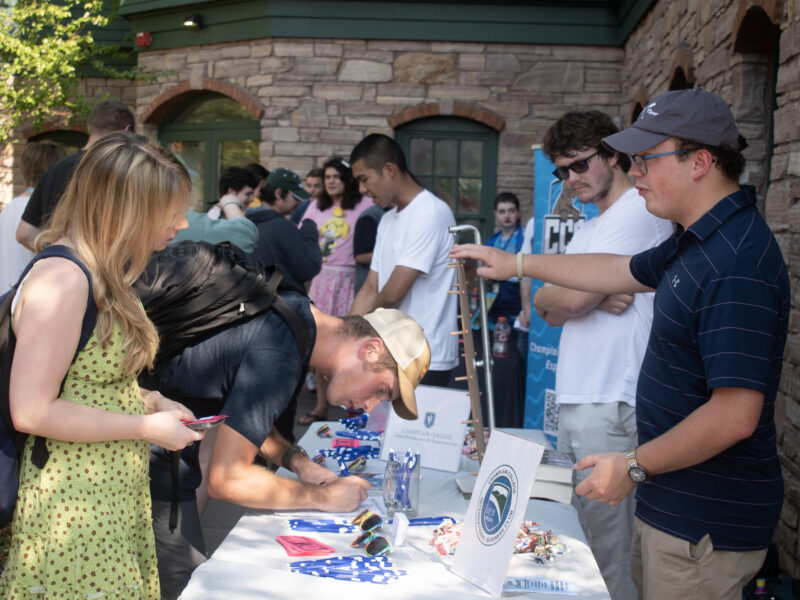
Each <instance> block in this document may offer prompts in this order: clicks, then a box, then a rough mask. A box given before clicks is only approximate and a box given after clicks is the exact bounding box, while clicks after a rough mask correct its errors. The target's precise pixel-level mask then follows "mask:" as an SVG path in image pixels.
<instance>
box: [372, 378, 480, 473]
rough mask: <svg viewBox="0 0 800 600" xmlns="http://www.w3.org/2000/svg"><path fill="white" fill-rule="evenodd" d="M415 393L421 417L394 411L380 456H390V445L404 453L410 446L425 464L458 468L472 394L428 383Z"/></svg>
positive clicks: (449, 469) (434, 466) (431, 467)
mask: <svg viewBox="0 0 800 600" xmlns="http://www.w3.org/2000/svg"><path fill="white" fill-rule="evenodd" d="M415 395H416V397H417V411H418V414H419V418H418V419H417V420H415V421H407V420H405V419H401V418H400V417H398V416H397V415H396V414H394V412H392V414H391V415H390V416H389V422H388V423H387V425H386V433H385V434H384V436H383V443H382V445H381V460H388V459H389V450H390V449H394V450H395V451H396V452H397V453H399V454H400V455H401V456H402V455H403V453H404V452H405V451H406V450H407V449H409V448H411V449H412V450H413V451H415V452H419V454H420V457H421V464H422V466H423V467H424V468H427V469H438V470H440V471H449V472H451V473H455V472H457V471H458V466H459V464H460V462H461V449H462V447H463V446H464V434H465V433H466V429H467V425H466V420H467V418H468V417H469V411H470V404H469V395H468V394H467V392H466V391H465V390H454V389H450V388H440V387H433V386H428V385H420V386H418V387H417V390H416V394H415Z"/></svg>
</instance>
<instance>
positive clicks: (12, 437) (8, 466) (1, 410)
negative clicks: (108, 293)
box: [0, 246, 97, 527]
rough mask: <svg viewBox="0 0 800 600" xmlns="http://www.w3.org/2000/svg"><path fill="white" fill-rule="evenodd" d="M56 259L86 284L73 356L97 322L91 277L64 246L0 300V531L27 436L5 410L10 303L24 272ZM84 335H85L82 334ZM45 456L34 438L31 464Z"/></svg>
mask: <svg viewBox="0 0 800 600" xmlns="http://www.w3.org/2000/svg"><path fill="white" fill-rule="evenodd" d="M50 256H59V257H61V258H67V259H69V260H72V261H73V262H75V264H77V265H78V266H79V267H80V268H81V269H82V270H83V272H84V273H85V274H86V277H87V279H88V280H89V298H88V300H87V304H86V313H85V315H84V318H83V330H84V331H83V333H82V334H81V338H80V340H79V341H78V348H77V350H76V351H75V355H76V356H77V354H78V352H80V351H81V350H82V349H83V348H84V347H85V346H86V343H87V342H88V341H89V338H90V337H91V333H92V331H93V330H94V326H95V323H96V322H97V309H96V307H95V305H94V300H93V296H92V276H91V275H90V274H89V272H88V271H87V270H86V267H85V266H84V264H83V263H82V262H80V261H79V260H78V259H76V258H75V256H74V255H73V254H72V252H71V251H70V250H69V249H68V248H66V247H65V246H49V247H47V248H45V249H44V250H42V251H41V252H40V253H39V254H37V255H36V256H35V257H34V258H33V260H31V262H30V263H28V266H27V267H25V270H24V271H23V272H22V275H20V278H19V281H17V284H16V285H15V286H14V287H13V288H11V289H10V290H8V291H7V292H6V293H5V294H3V295H2V296H0V527H4V526H5V525H7V524H8V522H9V521H11V519H12V517H13V516H14V506H15V504H16V502H17V492H18V490H19V460H20V455H21V453H22V450H23V449H24V447H25V441H26V440H27V438H28V434H26V433H21V432H19V431H17V430H16V429H15V428H14V423H13V422H12V421H11V407H10V406H9V386H10V385H11V362H12V361H13V359H14V348H15V347H16V345H17V338H16V336H15V335H14V330H13V329H12V328H11V304H12V302H13V300H14V295H15V294H16V291H17V288H18V287H19V284H20V283H21V282H22V280H23V279H25V276H26V275H27V274H28V271H30V270H31V268H32V267H33V265H34V264H35V263H36V262H37V261H38V260H40V259H42V258H47V257H50ZM86 332H88V333H86ZM47 459H48V452H47V444H46V442H45V439H44V438H42V437H39V436H36V443H35V444H34V447H33V455H32V460H33V464H34V465H36V466H37V467H38V468H40V469H41V468H43V467H44V465H45V464H46V463H47Z"/></svg>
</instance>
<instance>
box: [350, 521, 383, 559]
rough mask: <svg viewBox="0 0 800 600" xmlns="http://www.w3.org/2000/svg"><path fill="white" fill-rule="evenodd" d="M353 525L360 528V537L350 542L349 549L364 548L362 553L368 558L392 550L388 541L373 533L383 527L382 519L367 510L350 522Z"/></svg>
mask: <svg viewBox="0 0 800 600" xmlns="http://www.w3.org/2000/svg"><path fill="white" fill-rule="evenodd" d="M351 523H352V524H353V525H357V526H358V527H360V528H361V531H362V533H361V535H359V536H358V537H357V538H356V539H354V540H353V541H352V542H350V547H351V548H359V547H360V546H364V552H366V553H367V555H369V556H382V555H384V554H386V553H387V552H390V551H391V549H392V546H391V544H390V543H389V540H387V539H386V538H385V537H383V536H379V535H377V534H376V533H375V530H376V529H379V528H380V527H381V526H382V525H383V519H382V518H381V516H380V515H377V514H375V513H373V512H370V511H369V510H362V511H361V512H360V513H358V514H357V515H356V516H355V517H354V518H353V520H352V521H351Z"/></svg>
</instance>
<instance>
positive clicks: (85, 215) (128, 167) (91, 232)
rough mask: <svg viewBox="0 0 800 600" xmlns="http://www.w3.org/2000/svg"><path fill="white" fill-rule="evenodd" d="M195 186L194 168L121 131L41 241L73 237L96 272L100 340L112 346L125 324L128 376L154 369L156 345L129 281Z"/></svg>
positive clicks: (103, 144) (82, 174)
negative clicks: (191, 170)
mask: <svg viewBox="0 0 800 600" xmlns="http://www.w3.org/2000/svg"><path fill="white" fill-rule="evenodd" d="M190 190H191V181H190V179H189V173H188V172H187V171H186V168H185V167H183V165H181V164H180V163H179V162H178V160H177V159H176V158H175V157H174V156H173V155H172V154H170V153H169V152H167V151H166V150H164V149H163V148H161V147H160V146H157V145H156V144H153V143H151V142H150V141H148V140H147V139H146V138H144V137H142V136H140V135H137V134H135V133H131V132H127V131H116V132H114V133H110V134H108V135H106V136H103V137H102V138H100V139H99V140H98V141H97V142H95V143H94V144H92V146H91V147H90V148H89V149H88V150H87V151H86V154H85V155H84V156H83V157H82V158H81V160H80V162H79V163H78V166H77V168H76V169H75V172H74V173H73V175H72V179H71V180H70V183H69V185H68V186H67V189H66V191H65V192H64V195H63V197H62V198H61V201H60V202H59V203H58V206H57V208H56V210H55V212H54V213H53V219H52V222H51V225H50V229H49V230H47V231H45V232H44V233H42V235H40V236H39V238H38V239H37V249H41V248H42V247H44V246H46V245H49V244H52V243H54V242H56V241H58V240H59V239H60V238H62V237H67V238H69V239H70V240H71V241H72V243H73V244H74V246H75V250H76V254H77V255H78V257H79V258H80V259H81V260H82V261H83V262H84V264H85V265H86V267H87V268H88V269H89V272H90V273H91V274H92V292H93V294H94V301H95V304H96V305H97V310H98V318H97V328H96V330H95V334H96V336H97V339H98V341H99V342H100V343H101V344H106V343H108V340H109V338H110V336H111V333H112V329H113V327H114V323H115V322H118V323H119V325H120V328H121V331H122V337H123V350H124V352H125V359H124V362H123V364H122V367H123V370H124V371H125V372H126V373H128V374H129V373H137V372H138V371H140V370H141V369H142V368H144V367H145V366H152V363H153V359H154V357H155V355H156V350H157V349H158V332H157V331H156V328H155V326H154V325H153V323H152V322H150V319H148V318H147V315H146V314H145V312H144V308H142V304H141V303H140V302H139V299H138V297H137V296H136V294H135V293H134V292H133V289H132V287H131V286H132V285H133V283H134V282H135V281H136V280H137V279H138V278H139V276H140V275H141V274H142V272H143V271H144V269H145V266H146V265H147V262H148V260H149V259H150V255H151V254H152V252H153V246H154V244H155V242H156V240H157V238H158V236H159V235H161V234H162V232H163V231H164V228H165V226H166V225H168V220H169V219H171V218H173V217H174V215H175V213H176V212H177V211H178V210H185V209H186V206H187V202H188V199H189V193H190Z"/></svg>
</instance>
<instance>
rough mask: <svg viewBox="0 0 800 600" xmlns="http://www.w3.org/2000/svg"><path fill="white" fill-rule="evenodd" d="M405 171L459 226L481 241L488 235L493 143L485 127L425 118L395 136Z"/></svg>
mask: <svg viewBox="0 0 800 600" xmlns="http://www.w3.org/2000/svg"><path fill="white" fill-rule="evenodd" d="M395 137H396V139H397V143H398V144H400V147H401V148H402V149H403V152H405V155H406V159H407V160H408V164H409V169H410V170H411V172H412V173H413V174H414V175H415V176H416V177H417V178H418V179H419V180H420V181H421V182H422V184H423V185H424V186H425V187H427V188H428V189H430V190H431V191H432V192H433V193H434V194H436V195H437V196H439V197H440V198H442V200H444V201H445V202H447V203H448V204H449V205H450V208H451V209H452V210H453V214H454V215H455V218H456V222H457V223H459V224H471V225H475V226H476V227H477V228H478V231H480V232H481V237H482V239H483V240H484V241H485V240H486V239H488V238H489V236H490V235H492V233H493V230H494V215H493V209H494V198H495V194H496V190H497V138H498V133H497V131H495V130H494V129H492V128H491V127H488V126H486V125H483V124H481V123H478V122H476V121H472V120H470V119H463V118H460V117H428V118H424V119H418V120H416V121H411V122H409V123H406V124H403V125H401V126H400V127H398V128H397V129H396V131H395Z"/></svg>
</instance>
